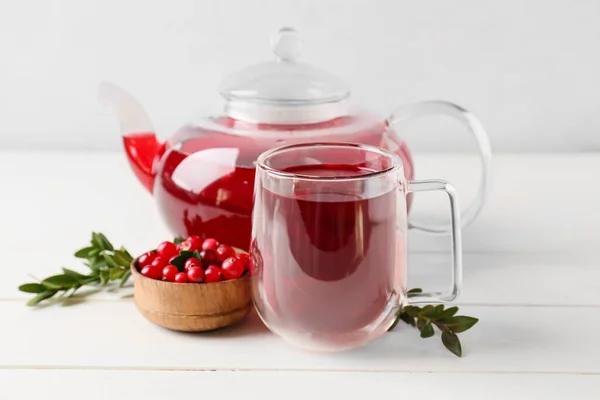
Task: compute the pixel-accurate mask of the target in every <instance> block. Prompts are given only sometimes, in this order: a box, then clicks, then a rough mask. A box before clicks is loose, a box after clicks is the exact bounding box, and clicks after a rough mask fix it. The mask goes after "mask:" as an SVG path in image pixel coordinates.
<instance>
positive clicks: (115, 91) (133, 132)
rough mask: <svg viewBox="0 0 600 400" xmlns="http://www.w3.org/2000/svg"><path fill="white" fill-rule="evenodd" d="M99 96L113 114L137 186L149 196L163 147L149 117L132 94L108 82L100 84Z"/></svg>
mask: <svg viewBox="0 0 600 400" xmlns="http://www.w3.org/2000/svg"><path fill="white" fill-rule="evenodd" d="M98 97H99V100H100V102H101V103H103V104H105V105H108V106H110V107H112V108H113V109H114V110H115V111H116V113H117V118H118V120H119V126H120V129H121V135H122V138H123V146H124V148H125V152H126V154H127V159H128V160H129V165H130V166H131V169H132V170H133V172H134V174H135V176H137V178H138V179H139V181H140V183H141V184H142V185H143V186H144V187H145V188H146V189H147V190H148V191H149V192H150V193H152V191H153V187H154V178H155V177H156V172H155V170H154V163H155V160H157V159H158V158H159V157H160V156H161V155H162V153H163V152H164V144H163V143H160V142H159V141H158V139H157V137H156V133H155V131H154V127H153V126H152V123H151V122H150V118H148V116H147V115H146V112H145V111H144V109H143V108H142V106H141V104H140V103H139V102H138V101H137V100H136V99H135V98H134V97H133V96H131V94H129V93H128V92H127V91H125V90H124V89H121V88H119V87H118V86H116V85H114V84H112V83H110V82H102V83H101V84H100V87H99V89H98Z"/></svg>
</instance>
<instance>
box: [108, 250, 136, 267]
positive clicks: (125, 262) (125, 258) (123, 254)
mask: <svg viewBox="0 0 600 400" xmlns="http://www.w3.org/2000/svg"><path fill="white" fill-rule="evenodd" d="M113 258H114V259H115V262H116V263H117V264H119V265H120V266H122V267H126V268H129V265H130V264H131V262H132V261H133V258H132V257H131V256H130V255H129V254H128V253H127V250H125V251H123V250H115V253H114V255H113Z"/></svg>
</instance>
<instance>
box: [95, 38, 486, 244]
mask: <svg viewBox="0 0 600 400" xmlns="http://www.w3.org/2000/svg"><path fill="white" fill-rule="evenodd" d="M271 45H272V50H273V53H274V55H275V58H276V59H275V60H274V61H270V62H263V63H259V64H257V65H253V66H250V67H247V68H244V69H242V70H240V71H239V72H237V73H234V74H233V75H231V76H229V77H227V78H226V79H225V80H224V82H222V85H221V87H220V93H221V95H222V97H223V98H224V100H225V104H224V107H223V110H222V114H220V115H212V116H203V117H201V118H199V119H197V120H194V121H193V122H190V123H187V124H185V125H183V126H182V127H181V128H180V129H179V130H178V131H177V132H175V134H174V135H173V136H172V137H171V138H170V139H168V140H167V141H166V142H165V143H160V142H159V141H158V140H157V137H156V135H155V132H154V128H153V127H152V124H151V122H150V119H149V118H148V117H147V115H146V113H145V112H144V110H143V108H142V107H141V105H140V104H139V103H138V102H137V101H136V100H135V99H134V98H133V97H132V96H131V95H130V94H129V93H127V92H126V91H124V90H123V89H121V88H118V87H117V86H115V85H113V84H111V83H108V82H103V83H102V84H101V85H100V92H99V96H100V99H101V101H102V102H104V103H106V104H109V105H111V106H113V107H114V108H115V110H116V113H117V116H118V118H119V122H120V128H121V131H122V139H123V145H124V148H125V152H126V154H127V158H128V160H129V164H130V166H131V168H132V169H133V171H134V173H135V175H136V176H137V178H138V179H139V180H140V182H141V183H142V185H143V186H144V187H145V188H146V189H147V190H148V191H150V192H151V193H152V194H154V196H155V198H156V201H157V203H158V207H159V211H160V214H161V216H162V218H163V220H164V221H165V222H166V224H167V226H168V227H169V229H170V230H171V231H172V233H173V234H175V235H180V236H188V235H198V236H200V237H203V238H204V237H213V238H215V239H217V240H219V241H223V242H226V243H229V244H231V245H233V246H236V247H238V248H241V249H248V247H249V245H250V236H251V213H252V203H253V192H254V179H255V165H256V160H257V158H258V156H259V155H260V154H261V153H263V152H264V151H266V150H269V149H271V148H274V147H280V146H283V145H290V144H297V143H307V142H354V143H359V144H366V145H372V146H377V147H381V148H384V149H387V150H390V151H392V152H394V153H396V154H398V155H399V156H400V158H401V159H402V162H403V166H404V174H405V176H406V178H407V179H409V180H411V179H413V178H414V166H413V161H412V159H411V155H410V152H409V150H408V148H407V146H406V144H405V143H404V141H403V140H402V139H401V137H400V135H399V134H398V132H397V130H395V127H397V126H398V125H399V124H400V123H401V122H403V121H406V120H408V119H412V118H418V117H422V116H426V115H433V114H437V115H440V114H441V115H446V116H451V117H454V118H457V119H458V120H459V121H461V122H463V123H464V124H465V125H466V126H467V128H468V129H469V131H470V132H471V133H472V134H473V136H474V137H475V139H476V141H477V143H478V145H479V151H480V154H481V168H482V171H481V180H480V183H479V192H478V194H477V196H476V197H475V199H474V201H473V203H472V204H470V205H469V207H467V208H466V209H465V210H464V212H463V214H462V221H463V226H466V225H469V224H470V223H471V222H472V221H473V220H474V219H475V218H476V217H477V214H478V213H479V211H480V210H481V208H482V206H483V204H484V202H485V198H486V195H487V189H488V181H489V173H490V159H491V149H490V143H489V140H488V137H487V135H486V133H485V131H484V129H483V127H482V126H481V124H480V122H479V121H478V120H477V119H476V118H475V117H474V116H473V115H471V114H469V113H468V112H467V111H465V110H464V109H462V108H461V107H459V106H457V105H454V104H452V103H448V102H443V101H426V102H421V103H415V104H411V105H406V106H403V107H401V108H399V109H398V110H396V111H395V112H394V113H393V114H391V115H390V116H389V117H388V118H383V117H380V116H378V115H376V114H374V113H372V112H370V111H368V110H367V109H364V108H359V107H356V106H354V105H352V104H351V101H350V90H349V89H348V88H347V87H346V85H345V84H344V83H343V82H342V81H341V80H340V79H338V78H337V77H335V76H333V75H331V74H329V73H327V72H325V71H322V70H320V69H317V68H315V67H313V66H311V65H308V64H305V63H302V62H300V61H298V57H299V54H300V47H301V46H300V45H301V42H300V37H299V35H298V34H297V32H296V31H295V30H293V29H291V28H283V29H281V30H279V31H278V32H277V33H276V34H275V35H274V37H273V38H272V41H271ZM408 200H409V205H410V201H411V199H410V198H409V199H408ZM409 226H410V227H411V228H415V229H419V230H423V231H426V232H429V233H434V234H436V233H437V234H442V233H447V232H449V231H450V224H437V225H430V224H424V223H419V222H416V221H410V224H409Z"/></svg>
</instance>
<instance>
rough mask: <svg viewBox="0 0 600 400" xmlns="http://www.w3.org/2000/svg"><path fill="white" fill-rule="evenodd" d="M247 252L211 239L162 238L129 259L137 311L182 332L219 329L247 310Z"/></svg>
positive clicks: (235, 319)
mask: <svg viewBox="0 0 600 400" xmlns="http://www.w3.org/2000/svg"><path fill="white" fill-rule="evenodd" d="M247 265H248V256H247V254H246V253H245V252H244V251H242V250H239V249H235V248H233V247H231V246H230V245H228V244H226V243H219V242H218V241H216V240H215V239H212V238H204V239H202V238H200V237H198V236H190V237H188V238H185V239H184V240H181V239H180V240H177V241H172V242H171V241H164V242H162V243H160V244H159V245H158V246H157V247H156V249H154V250H152V251H149V252H146V253H144V254H142V255H140V256H139V257H138V258H137V259H135V260H134V261H133V262H132V263H131V273H132V276H133V282H134V300H135V304H136V307H137V308H138V310H139V311H140V313H141V314H142V315H143V316H144V317H145V318H146V319H148V320H149V321H151V322H153V323H155V324H157V325H160V326H162V327H165V328H168V329H172V330H177V331H185V332H199V331H207V330H213V329H218V328H221V327H224V326H228V325H231V324H234V323H236V322H238V321H240V320H242V319H243V318H244V317H245V316H246V315H247V314H248V312H249V311H250V309H251V305H252V301H251V288H250V276H249V273H248V267H247Z"/></svg>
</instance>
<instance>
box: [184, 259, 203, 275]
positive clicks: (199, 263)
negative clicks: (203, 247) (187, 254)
mask: <svg viewBox="0 0 600 400" xmlns="http://www.w3.org/2000/svg"><path fill="white" fill-rule="evenodd" d="M192 267H202V261H200V260H198V259H197V258H196V257H192V258H188V259H187V260H186V261H185V264H183V269H184V270H185V271H186V272H187V270H189V269H190V268H192Z"/></svg>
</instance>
